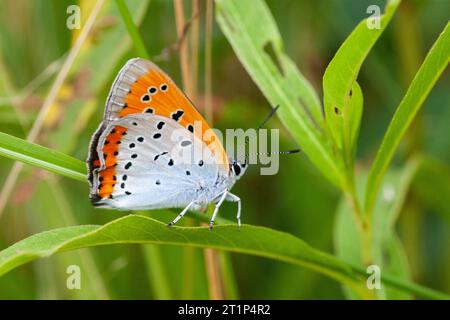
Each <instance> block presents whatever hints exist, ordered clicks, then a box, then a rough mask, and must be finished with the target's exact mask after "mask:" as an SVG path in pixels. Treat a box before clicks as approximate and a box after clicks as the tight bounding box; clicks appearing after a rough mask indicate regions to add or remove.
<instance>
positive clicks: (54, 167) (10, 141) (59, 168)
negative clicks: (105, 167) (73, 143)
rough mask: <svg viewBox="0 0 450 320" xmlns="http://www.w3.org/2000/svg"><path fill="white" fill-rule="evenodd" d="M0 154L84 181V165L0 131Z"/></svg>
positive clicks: (71, 158)
mask: <svg viewBox="0 0 450 320" xmlns="http://www.w3.org/2000/svg"><path fill="white" fill-rule="evenodd" d="M0 155H2V156H5V157H8V158H11V159H14V160H19V161H22V162H24V163H28V164H31V165H34V166H37V167H39V168H42V169H45V170H48V171H51V172H55V173H58V174H61V175H63V176H66V177H69V178H72V179H75V180H79V181H86V173H85V172H86V165H85V164H84V163H83V162H81V161H79V160H77V159H75V158H73V157H71V156H68V155H66V154H64V153H61V152H58V151H55V150H52V149H49V148H46V147H42V146H40V145H37V144H34V143H31V142H27V141H25V140H22V139H19V138H16V137H13V136H11V135H9V134H6V133H3V132H0Z"/></svg>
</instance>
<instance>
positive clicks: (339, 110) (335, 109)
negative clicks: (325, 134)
mask: <svg viewBox="0 0 450 320" xmlns="http://www.w3.org/2000/svg"><path fill="white" fill-rule="evenodd" d="M334 113H335V114H336V115H338V116H340V115H342V112H341V109H339V108H338V107H334Z"/></svg>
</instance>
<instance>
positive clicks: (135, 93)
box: [87, 58, 247, 229]
mask: <svg viewBox="0 0 450 320" xmlns="http://www.w3.org/2000/svg"><path fill="white" fill-rule="evenodd" d="M206 136H207V138H206ZM186 150H187V152H186ZM183 151H185V152H184V156H180V153H183ZM186 154H187V156H186ZM87 167H88V181H89V185H90V196H89V197H90V200H91V202H92V204H93V205H94V206H96V207H100V208H109V209H118V210H143V209H163V208H183V210H182V211H181V213H180V214H179V215H178V216H177V217H176V218H175V219H174V220H173V221H172V222H170V223H169V224H168V225H169V226H171V225H174V224H175V223H177V221H179V220H180V219H181V218H182V217H183V216H184V215H185V214H186V212H188V210H190V209H192V210H199V209H202V208H205V207H206V206H208V205H209V204H211V203H212V204H215V209H214V212H213V214H212V217H211V220H210V224H209V226H210V229H212V227H213V225H214V220H215V218H216V216H217V213H218V210H219V207H220V206H221V205H222V203H223V202H224V201H231V202H237V205H238V207H237V223H238V227H240V225H241V199H240V198H239V197H238V196H236V195H234V194H232V193H231V192H230V189H231V188H232V187H233V185H234V183H235V182H236V181H237V180H238V179H239V178H240V177H241V176H242V175H243V174H244V172H245V170H246V168H247V163H246V161H245V160H244V161H242V162H240V161H238V160H234V159H230V158H229V157H228V156H227V153H226V152H225V150H224V148H223V145H222V144H221V142H220V140H219V139H218V137H217V135H216V134H215V133H214V131H212V130H211V128H210V127H209V126H208V124H207V123H206V121H205V119H204V118H203V117H202V116H201V115H200V113H199V112H198V111H197V110H196V108H195V107H194V105H193V103H192V102H191V101H190V100H189V99H188V98H187V97H186V96H185V95H184V93H183V92H182V91H181V90H180V89H179V88H178V87H177V86H176V84H175V83H174V81H173V80H172V79H171V78H170V77H169V76H168V75H167V74H166V73H164V72H163V71H162V70H161V69H160V68H158V67H157V66H156V65H155V64H154V63H152V62H150V61H147V60H144V59H141V58H134V59H131V60H129V61H128V62H127V63H126V64H125V66H124V67H123V68H122V69H121V70H120V71H119V74H118V75H117V77H116V79H115V80H114V82H113V84H112V87H111V90H110V92H109V95H108V98H107V101H106V107H105V113H104V116H103V121H102V122H101V124H100V125H99V127H98V129H97V130H96V132H95V133H94V135H93V136H92V139H91V142H90V146H89V155H88V159H87Z"/></svg>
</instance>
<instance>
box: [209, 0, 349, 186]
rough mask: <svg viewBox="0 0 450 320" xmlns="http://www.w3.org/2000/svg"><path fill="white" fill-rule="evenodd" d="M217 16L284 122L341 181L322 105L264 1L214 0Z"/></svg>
mask: <svg viewBox="0 0 450 320" xmlns="http://www.w3.org/2000/svg"><path fill="white" fill-rule="evenodd" d="M216 9H217V11H216V13H217V14H216V17H217V21H218V23H219V26H220V28H221V29H222V31H223V33H224V34H225V36H226V37H227V39H228V41H229V42H230V44H231V46H232V47H233V49H234V51H235V53H236V55H237V57H238V58H239V60H240V61H241V63H242V64H243V66H244V67H245V69H246V70H247V72H248V73H249V75H250V76H251V77H252V79H253V81H255V83H256V84H257V85H258V87H259V88H260V90H261V91H262V93H263V94H264V96H265V97H266V98H267V100H268V101H269V102H270V104H271V105H272V106H276V105H279V106H280V109H279V111H278V112H277V114H278V116H279V117H280V119H281V121H282V122H283V124H284V125H285V126H286V127H287V128H288V129H289V130H290V132H291V133H292V135H293V136H294V137H295V138H296V140H297V142H298V143H299V144H300V147H301V148H302V150H303V151H304V152H305V154H306V155H307V156H308V157H309V158H310V160H311V161H312V162H313V163H314V164H315V165H316V166H317V168H318V169H319V170H321V171H322V173H323V174H324V175H325V176H326V177H327V178H328V179H329V180H330V181H331V182H332V183H334V184H335V185H338V186H339V185H341V184H342V180H343V179H342V174H341V172H342V170H341V169H342V165H341V163H340V161H339V160H338V159H336V158H335V157H334V154H333V152H332V149H331V144H330V142H329V137H328V133H327V131H326V130H324V119H323V115H322V107H321V104H320V102H319V99H318V97H317V93H316V92H315V91H314V89H313V88H312V86H311V84H310V83H309V82H308V81H307V80H306V79H305V78H304V77H303V76H302V74H301V73H300V72H299V71H298V69H297V67H296V66H295V64H294V63H293V62H292V61H291V60H290V59H289V57H288V56H286V54H285V53H284V52H283V43H282V39H281V36H280V34H279V32H278V30H277V27H276V24H275V21H274V19H273V17H272V15H271V14H270V11H269V9H268V8H267V6H266V4H265V3H264V2H263V1H260V0H254V1H239V0H226V1H224V0H218V1H216Z"/></svg>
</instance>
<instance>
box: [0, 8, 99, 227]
mask: <svg viewBox="0 0 450 320" xmlns="http://www.w3.org/2000/svg"><path fill="white" fill-rule="evenodd" d="M103 4H104V0H98V1H97V2H96V3H95V6H94V8H93V9H92V12H91V13H90V15H89V18H88V19H87V21H86V23H85V25H84V28H83V29H82V31H81V33H80V35H79V36H78V38H77V40H76V41H75V44H74V46H73V47H72V49H71V50H70V52H69V54H68V55H67V58H66V60H65V61H64V63H63V64H62V66H61V70H60V71H59V73H58V75H57V76H56V79H55V81H54V83H53V85H52V87H51V89H50V91H49V93H48V95H47V96H46V98H45V100H44V103H43V105H42V108H41V110H40V111H39V115H38V117H37V118H36V120H35V122H34V124H33V126H32V128H31V130H30V132H29V133H28V135H27V140H29V141H35V140H36V139H37V137H38V135H39V133H40V131H41V129H42V126H43V124H44V120H45V118H46V117H47V115H48V113H49V111H50V108H51V106H52V104H53V102H54V101H55V98H56V96H57V94H58V92H59V90H60V89H61V87H62V85H63V83H64V81H65V79H66V77H67V75H68V74H69V71H70V68H71V67H72V64H73V62H74V61H75V58H76V56H77V55H78V53H79V52H80V49H81V46H82V44H83V43H84V41H85V40H86V38H87V36H88V34H89V33H90V31H91V30H92V27H93V25H94V22H95V20H96V18H97V16H98V14H99V13H100V10H101V8H102V7H103ZM22 167H23V165H22V163H19V162H16V163H15V164H14V166H13V168H12V169H11V171H10V173H9V175H8V177H7V178H6V182H5V184H4V186H3V188H2V190H1V192H0V218H1V216H2V213H3V211H4V208H5V206H6V203H7V199H8V198H9V196H10V194H11V192H12V190H13V189H14V185H15V183H16V181H17V178H18V176H19V174H20V171H21V170H22Z"/></svg>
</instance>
